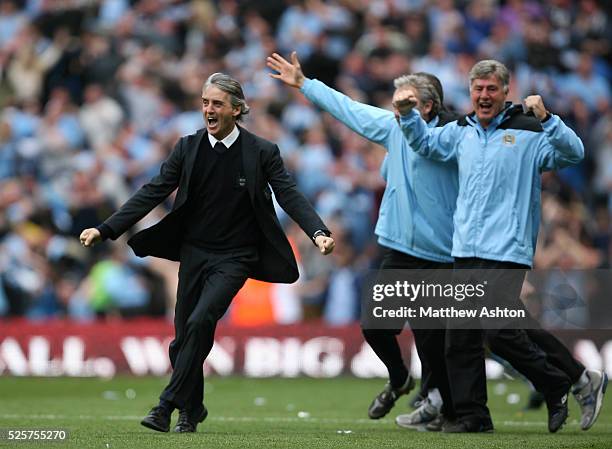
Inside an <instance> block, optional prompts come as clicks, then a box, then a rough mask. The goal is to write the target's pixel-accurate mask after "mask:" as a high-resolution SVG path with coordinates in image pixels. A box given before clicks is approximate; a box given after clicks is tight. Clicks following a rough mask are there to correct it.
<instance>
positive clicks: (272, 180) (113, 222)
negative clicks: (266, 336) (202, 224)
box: [104, 128, 329, 283]
mask: <svg viewBox="0 0 612 449" xmlns="http://www.w3.org/2000/svg"><path fill="white" fill-rule="evenodd" d="M240 133H241V139H240V140H241V147H242V148H241V151H242V160H243V165H244V167H243V168H244V173H245V175H246V182H247V189H248V192H249V197H250V199H251V203H252V205H253V210H254V211H255V216H256V218H257V223H258V224H259V227H260V229H261V235H262V239H261V240H260V242H259V245H258V250H259V262H258V263H257V265H256V266H255V267H253V271H252V273H250V277H252V278H254V279H259V280H262V281H267V282H282V283H291V282H295V281H296V280H297V278H298V269H297V263H296V261H295V257H294V255H293V251H292V250H291V246H290V245H289V242H288V240H287V237H286V236H285V234H284V232H283V230H282V228H281V225H280V223H279V221H278V218H277V216H276V213H275V211H274V206H273V204H272V192H271V191H270V187H269V186H272V189H273V190H274V194H275V196H276V200H277V201H278V203H279V204H280V206H281V207H282V208H283V209H284V210H285V212H287V214H289V216H290V217H291V218H292V219H293V220H295V221H296V222H297V223H298V225H300V227H301V228H302V229H303V230H304V232H305V233H306V234H307V235H308V236H309V237H310V236H312V235H313V234H314V233H315V232H316V231H317V230H319V229H320V230H323V231H327V232H329V231H328V229H327V228H326V227H325V225H324V224H323V221H322V220H321V218H319V216H318V215H317V213H316V212H315V210H314V209H313V207H312V206H311V205H310V203H309V202H308V200H307V199H306V198H305V197H304V195H302V194H301V193H300V192H299V191H298V190H297V188H296V185H295V182H294V181H293V179H292V178H291V176H290V175H289V173H287V170H286V169H285V166H284V164H283V160H282V159H281V157H280V152H279V150H278V147H277V146H276V145H275V144H273V143H271V142H268V141H267V140H265V139H262V138H261V137H258V136H256V135H254V134H252V133H250V132H248V131H247V130H245V129H244V128H240ZM207 138H208V136H207V133H206V130H205V129H201V130H199V131H198V132H197V133H195V134H192V135H189V136H185V137H181V138H180V139H179V141H178V142H177V144H176V145H175V147H174V149H173V150H172V153H171V154H170V156H168V159H166V161H165V162H164V163H163V164H162V166H161V169H160V172H159V174H158V175H157V176H155V177H154V178H153V179H151V181H149V182H148V183H147V184H145V185H144V186H142V187H141V188H140V189H139V190H138V191H137V192H136V193H135V194H134V195H133V196H132V197H131V198H130V199H129V200H128V201H127V202H126V203H125V204H124V205H123V206H122V207H121V208H120V209H119V210H118V211H117V212H115V213H114V214H113V215H112V216H111V217H110V218H108V219H107V220H106V221H105V222H104V224H105V225H106V226H108V227H109V228H110V229H111V230H112V235H111V238H112V239H116V238H117V237H119V236H120V235H121V234H123V233H124V232H125V231H126V230H128V229H129V228H130V227H131V226H133V225H134V224H135V223H136V222H137V221H139V220H140V219H141V218H143V217H144V216H145V215H147V214H148V213H149V212H150V211H151V210H152V209H153V208H154V207H155V206H157V205H158V204H159V203H161V202H162V201H163V200H164V199H165V198H166V197H168V195H170V194H171V193H172V192H173V191H174V190H175V189H176V188H177V187H178V191H177V195H176V199H175V201H174V204H173V206H172V211H171V212H170V213H169V214H168V215H166V216H165V217H164V218H163V219H162V220H161V221H160V222H159V223H157V224H156V225H154V226H152V227H150V228H147V229H145V230H143V231H141V232H139V233H137V234H136V235H134V236H133V237H132V238H131V239H130V240H129V241H128V244H129V245H130V246H131V247H132V249H133V250H134V252H135V253H136V255H138V256H140V257H145V256H155V257H161V258H164V259H169V260H174V261H180V249H181V245H182V235H181V234H182V232H181V229H182V228H183V226H182V223H181V220H182V216H183V214H182V209H181V208H182V207H183V206H184V205H185V203H186V200H187V196H188V194H189V183H190V182H189V181H190V179H191V176H192V175H193V174H192V171H193V164H194V162H195V157H196V153H197V151H198V148H199V147H200V142H201V140H202V139H207Z"/></svg>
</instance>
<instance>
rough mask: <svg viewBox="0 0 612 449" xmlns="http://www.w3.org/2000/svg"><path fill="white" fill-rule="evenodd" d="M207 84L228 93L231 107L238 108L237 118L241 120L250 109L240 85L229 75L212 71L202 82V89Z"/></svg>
mask: <svg viewBox="0 0 612 449" xmlns="http://www.w3.org/2000/svg"><path fill="white" fill-rule="evenodd" d="M209 86H215V87H217V88H219V89H220V90H222V91H223V92H225V93H226V94H229V96H230V102H231V103H232V107H233V108H240V115H239V116H238V120H241V119H242V117H243V116H244V115H247V114H248V113H249V111H250V110H251V108H249V105H248V104H247V102H246V100H245V99H244V92H243V91H242V86H241V85H240V83H239V82H238V81H236V80H235V79H234V78H232V77H231V76H229V75H226V74H225V73H220V72H217V73H213V74H212V75H210V76H209V77H208V79H207V80H206V82H205V83H204V87H203V89H202V90H206V88H207V87H209Z"/></svg>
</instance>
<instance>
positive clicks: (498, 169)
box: [400, 103, 584, 266]
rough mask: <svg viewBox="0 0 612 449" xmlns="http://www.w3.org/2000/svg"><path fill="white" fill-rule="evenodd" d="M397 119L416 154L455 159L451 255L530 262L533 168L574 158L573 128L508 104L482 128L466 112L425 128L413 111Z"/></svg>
mask: <svg viewBox="0 0 612 449" xmlns="http://www.w3.org/2000/svg"><path fill="white" fill-rule="evenodd" d="M400 125H401V128H402V130H403V132H404V135H405V136H406V140H407V142H408V143H409V144H410V146H411V147H412V148H413V149H414V151H416V152H417V153H418V154H420V155H422V156H424V157H427V158H430V159H432V160H436V161H452V160H455V161H457V163H458V168H459V196H458V198H457V209H456V211H455V215H454V218H453V221H454V233H453V251H452V255H453V256H454V257H477V258H482V259H491V260H497V261H508V262H515V263H519V264H524V265H529V266H531V265H532V261H533V254H534V252H535V247H536V240H537V236H538V229H539V225H540V190H541V181H540V173H541V172H543V171H546V170H555V169H559V168H563V167H567V166H568V165H573V164H577V163H578V162H580V161H581V160H582V158H583V157H584V146H583V145H582V142H581V140H580V139H579V138H578V136H577V135H576V133H574V131H572V130H571V129H570V128H568V127H567V126H566V125H565V124H564V123H563V122H562V121H561V119H560V118H559V117H557V116H555V115H553V116H552V117H550V118H549V119H548V120H546V121H544V122H543V123H540V121H539V120H537V119H536V118H535V117H533V116H528V115H525V114H524V113H523V111H522V107H521V106H520V105H516V106H511V105H510V104H509V103H508V104H507V106H506V109H505V110H504V111H503V112H501V113H500V114H499V115H498V116H497V117H496V118H495V119H494V120H493V121H492V122H491V123H490V125H489V126H488V127H487V129H483V127H482V126H481V125H480V123H479V122H478V120H477V118H476V117H475V115H474V114H470V115H468V116H464V117H461V118H460V119H459V120H456V121H453V122H451V123H448V124H447V125H445V126H443V127H439V128H429V127H428V126H427V123H425V122H424V121H423V120H422V119H421V117H420V116H419V114H418V112H417V111H414V110H413V111H411V112H410V113H409V114H406V115H404V116H402V117H401V118H400Z"/></svg>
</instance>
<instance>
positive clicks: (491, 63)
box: [470, 59, 510, 94]
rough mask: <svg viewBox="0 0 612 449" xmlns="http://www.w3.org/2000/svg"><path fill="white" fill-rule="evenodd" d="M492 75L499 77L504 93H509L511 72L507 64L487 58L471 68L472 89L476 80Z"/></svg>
mask: <svg viewBox="0 0 612 449" xmlns="http://www.w3.org/2000/svg"><path fill="white" fill-rule="evenodd" d="M492 75H494V76H496V77H497V78H499V80H500V81H501V82H502V85H503V86H504V93H505V94H507V93H508V91H509V90H510V72H509V71H508V68H507V67H506V66H505V65H503V64H502V63H501V62H499V61H496V60H495V59H485V60H483V61H478V62H477V63H476V64H474V67H472V69H471V70H470V89H471V88H472V82H473V81H474V80H480V79H484V78H488V77H490V76H492Z"/></svg>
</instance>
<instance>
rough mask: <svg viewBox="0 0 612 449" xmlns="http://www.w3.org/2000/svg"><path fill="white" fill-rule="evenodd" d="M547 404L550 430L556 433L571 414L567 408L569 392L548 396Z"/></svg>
mask: <svg viewBox="0 0 612 449" xmlns="http://www.w3.org/2000/svg"><path fill="white" fill-rule="evenodd" d="M546 406H547V407H548V431H549V432H550V433H555V432H556V431H557V430H559V429H560V428H561V427H563V424H565V420H566V419H567V415H568V414H569V412H568V410H567V393H564V394H563V395H561V396H558V395H557V396H556V397H555V396H553V397H550V398H546Z"/></svg>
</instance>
